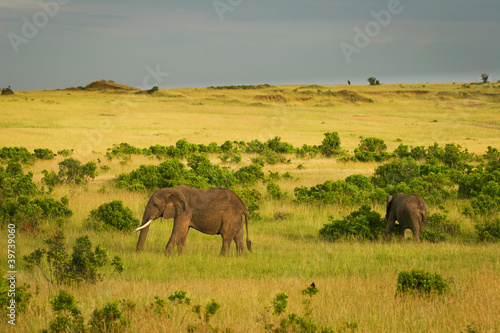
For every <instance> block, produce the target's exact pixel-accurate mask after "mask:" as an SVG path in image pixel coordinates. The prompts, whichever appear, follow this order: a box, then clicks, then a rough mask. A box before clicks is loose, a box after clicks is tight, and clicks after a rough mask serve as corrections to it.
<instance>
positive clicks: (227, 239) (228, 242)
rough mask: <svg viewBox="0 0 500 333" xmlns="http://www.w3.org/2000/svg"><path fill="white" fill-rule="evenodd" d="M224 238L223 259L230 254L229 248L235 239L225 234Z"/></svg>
mask: <svg viewBox="0 0 500 333" xmlns="http://www.w3.org/2000/svg"><path fill="white" fill-rule="evenodd" d="M221 236H222V249H221V250H220V255H221V257H224V256H226V255H227V254H228V253H229V248H230V247H231V242H232V241H233V237H232V236H231V235H228V234H223V235H221Z"/></svg>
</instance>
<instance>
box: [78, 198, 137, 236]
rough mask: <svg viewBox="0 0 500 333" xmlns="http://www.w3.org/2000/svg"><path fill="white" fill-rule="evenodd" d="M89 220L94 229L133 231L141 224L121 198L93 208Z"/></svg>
mask: <svg viewBox="0 0 500 333" xmlns="http://www.w3.org/2000/svg"><path fill="white" fill-rule="evenodd" d="M87 221H88V223H89V224H90V226H91V227H92V228H93V229H96V230H98V231H102V230H121V231H132V230H134V229H135V228H136V227H138V226H139V224H140V221H139V220H138V219H136V218H135V217H134V215H133V214H132V211H131V210H130V208H128V207H125V206H123V202H122V201H119V200H114V201H111V202H109V203H104V204H102V205H100V206H99V207H98V208H96V209H94V210H92V211H91V212H90V216H89V218H88V220H87Z"/></svg>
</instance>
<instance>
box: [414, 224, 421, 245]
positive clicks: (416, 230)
mask: <svg viewBox="0 0 500 333" xmlns="http://www.w3.org/2000/svg"><path fill="white" fill-rule="evenodd" d="M412 231H413V241H414V242H415V243H419V242H420V231H421V229H420V228H419V227H418V226H416V227H413V229H412Z"/></svg>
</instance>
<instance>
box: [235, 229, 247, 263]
mask: <svg viewBox="0 0 500 333" xmlns="http://www.w3.org/2000/svg"><path fill="white" fill-rule="evenodd" d="M243 236H244V232H243V225H241V227H240V228H239V229H238V231H237V232H236V235H234V238H233V240H234V242H235V243H236V251H237V252H238V255H239V256H244V255H245V243H244V242H243Z"/></svg>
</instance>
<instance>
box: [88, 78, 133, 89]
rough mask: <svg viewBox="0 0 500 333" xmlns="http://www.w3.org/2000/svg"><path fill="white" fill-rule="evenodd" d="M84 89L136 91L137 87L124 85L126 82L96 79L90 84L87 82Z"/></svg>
mask: <svg viewBox="0 0 500 333" xmlns="http://www.w3.org/2000/svg"><path fill="white" fill-rule="evenodd" d="M82 90H91V91H92V90H94V91H95V90H98V91H103V90H123V91H134V90H137V89H136V88H133V87H130V86H127V85H124V84H118V83H115V82H114V81H112V80H109V81H108V80H99V81H94V82H91V83H89V84H87V85H86V86H85V87H84V88H83V89H82Z"/></svg>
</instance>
